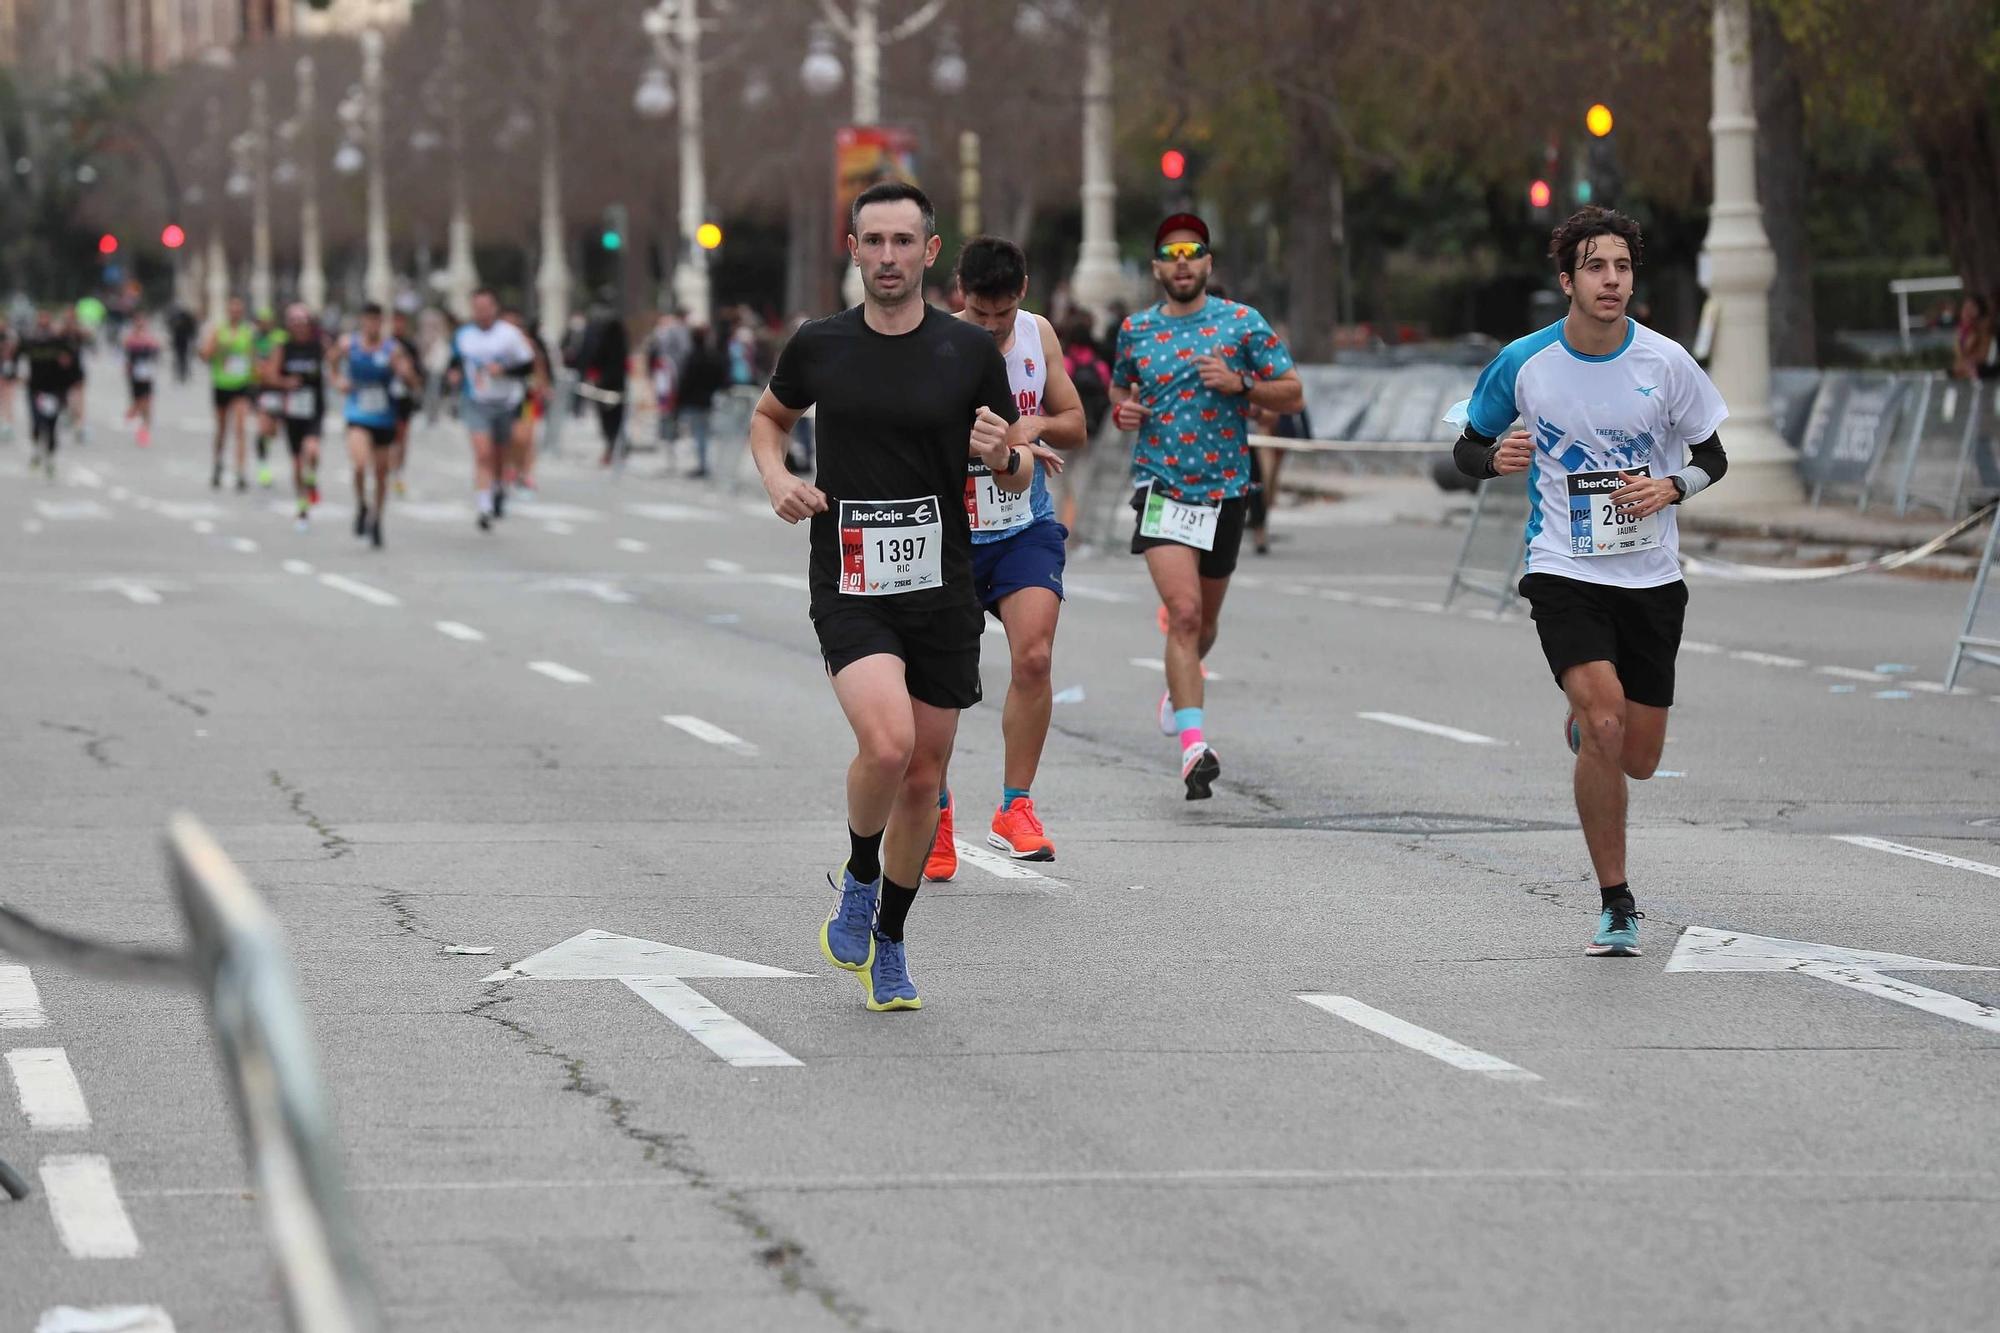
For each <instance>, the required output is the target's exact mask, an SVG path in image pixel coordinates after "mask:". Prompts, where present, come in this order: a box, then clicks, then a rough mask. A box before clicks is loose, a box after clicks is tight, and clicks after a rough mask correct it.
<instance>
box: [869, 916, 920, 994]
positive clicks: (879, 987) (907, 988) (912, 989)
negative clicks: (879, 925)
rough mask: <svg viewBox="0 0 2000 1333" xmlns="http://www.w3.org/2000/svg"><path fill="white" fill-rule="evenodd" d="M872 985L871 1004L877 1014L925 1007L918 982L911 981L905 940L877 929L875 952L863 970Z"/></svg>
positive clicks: (870, 988)
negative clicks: (905, 952)
mask: <svg viewBox="0 0 2000 1333" xmlns="http://www.w3.org/2000/svg"><path fill="white" fill-rule="evenodd" d="M861 984H862V985H863V986H866V987H867V988H868V1007H869V1008H870V1009H872V1010H874V1011H875V1012H876V1013H878V1014H879V1013H883V1012H885V1011H887V1010H890V1009H921V1008H923V1007H924V1002H923V1001H922V1000H920V999H918V998H917V984H916V983H915V982H914V981H911V980H910V964H909V960H908V959H906V958H905V957H904V956H903V942H902V941H901V940H892V939H890V938H889V937H888V936H887V935H883V934H881V933H880V932H877V933H876V935H875V953H874V956H873V958H871V959H870V960H869V962H868V965H867V967H866V968H865V969H864V970H863V971H862V973H861Z"/></svg>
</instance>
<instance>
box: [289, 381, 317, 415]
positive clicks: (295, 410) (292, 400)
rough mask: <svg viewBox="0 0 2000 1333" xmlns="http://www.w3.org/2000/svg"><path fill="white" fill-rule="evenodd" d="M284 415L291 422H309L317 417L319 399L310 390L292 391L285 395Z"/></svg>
mask: <svg viewBox="0 0 2000 1333" xmlns="http://www.w3.org/2000/svg"><path fill="white" fill-rule="evenodd" d="M285 415H286V416H287V417H288V418H290V419H291V420H293V421H310V420H312V419H313V418H315V417H317V416H318V415H319V397H318V395H316V394H315V393H313V391H312V390H311V389H293V390H292V391H291V392H290V393H288V394H286V395H285Z"/></svg>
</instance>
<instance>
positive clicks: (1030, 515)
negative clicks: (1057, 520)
mask: <svg viewBox="0 0 2000 1333" xmlns="http://www.w3.org/2000/svg"><path fill="white" fill-rule="evenodd" d="M965 517H966V520H967V521H968V522H970V523H971V524H972V530H973V531H974V532H1012V531H1013V530H1014V529H1015V528H1021V527H1026V526H1027V525H1028V524H1029V523H1030V522H1032V521H1033V520H1034V517H1035V512H1034V508H1033V506H1031V505H1030V504H1029V503H1028V492H1026V491H1022V492H1020V493H1019V494H1018V495H1017V494H1014V493H1013V492H1010V491H1003V490H1001V489H1000V484H999V483H998V482H997V481H995V480H994V477H993V473H992V471H991V470H989V469H988V468H987V466H986V464H984V463H982V462H980V461H979V460H978V459H976V458H975V459H973V460H972V463H971V464H970V466H968V467H967V468H966V472H965Z"/></svg>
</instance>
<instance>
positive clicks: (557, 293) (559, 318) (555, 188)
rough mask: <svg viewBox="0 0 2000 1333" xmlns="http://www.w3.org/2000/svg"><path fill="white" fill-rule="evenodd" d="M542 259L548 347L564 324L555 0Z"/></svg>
mask: <svg viewBox="0 0 2000 1333" xmlns="http://www.w3.org/2000/svg"><path fill="white" fill-rule="evenodd" d="M540 18H541V37H542V59H543V69H542V262H541V267H540V269H539V270H538V272H537V273H536V275H535V293H536V295H537V297H538V298H539V304H540V306H541V312H540V313H541V321H540V322H541V330H542V341H544V342H546V343H547V344H548V345H549V346H550V347H555V346H557V345H558V344H560V343H561V342H562V337H563V333H564V331H565V330H566V329H567V328H568V326H569V285H570V276H569V257H568V254H567V250H568V242H567V241H566V240H565V239H564V236H563V217H562V162H561V144H560V143H558V142H557V135H556V128H557V126H556V103H557V95H558V92H559V89H558V87H557V84H558V80H559V79H560V76H561V73H562V64H561V59H560V56H559V52H560V51H561V50H562V30H561V25H560V24H559V23H558V21H557V19H556V6H555V0H542V5H541V15H540Z"/></svg>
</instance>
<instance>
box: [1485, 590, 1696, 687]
mask: <svg viewBox="0 0 2000 1333" xmlns="http://www.w3.org/2000/svg"><path fill="white" fill-rule="evenodd" d="M1521 595H1522V596H1523V597H1525V598H1527V599H1528V606H1529V609H1530V610H1531V611H1532V612H1533V614H1534V617H1535V631H1536V632H1537V633H1538V634H1540V635H1541V638H1542V655H1543V656H1544V657H1546V658H1548V659H1549V670H1550V671H1551V672H1553V673H1554V675H1555V678H1556V684H1557V685H1561V684H1562V675H1563V672H1565V671H1567V670H1569V669H1570V668H1571V667H1573V666H1580V665H1582V664H1583V663H1585V662H1609V663H1611V665H1612V666H1614V667H1616V668H1617V669H1618V682H1619V684H1621V685H1623V686H1624V687H1625V697H1626V698H1627V699H1630V700H1631V701H1632V702H1633V703H1635V704H1645V705H1647V706H1648V707H1651V708H1671V707H1673V704H1674V658H1675V657H1676V656H1677V655H1678V654H1679V653H1680V650H1681V621H1682V619H1683V618H1684V617H1685V616H1686V614H1687V604H1688V589H1687V584H1685V583H1682V582H1680V581H1678V580H1676V581H1675V582H1673V583H1667V584H1662V585H1661V586H1660V587H1657V588H1617V587H1613V586H1611V585H1610V584H1605V583H1585V582H1584V581H1583V580H1581V579H1570V578H1563V577H1562V576H1561V575H1558V574H1528V575H1524V576H1523V577H1522V579H1521Z"/></svg>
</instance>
